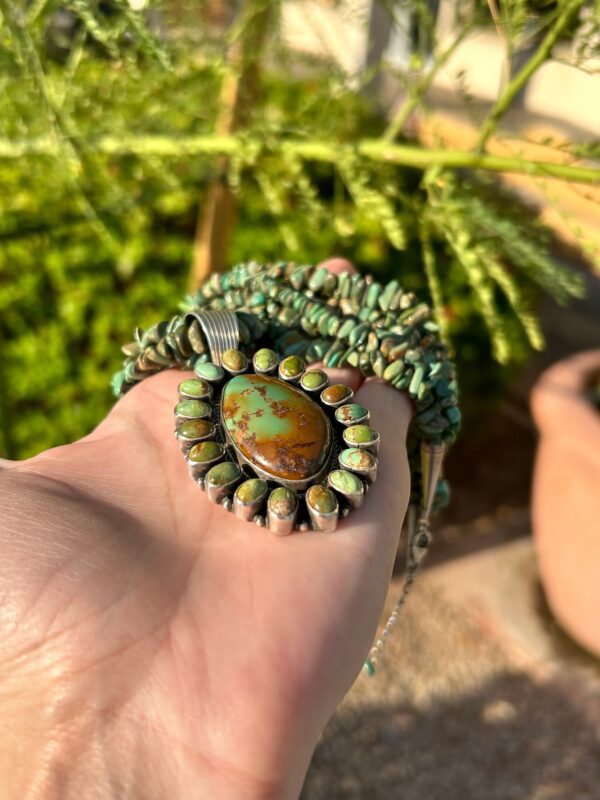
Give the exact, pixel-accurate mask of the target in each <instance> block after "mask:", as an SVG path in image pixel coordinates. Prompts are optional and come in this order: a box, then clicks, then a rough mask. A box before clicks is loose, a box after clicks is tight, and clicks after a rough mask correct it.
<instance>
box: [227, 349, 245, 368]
mask: <svg viewBox="0 0 600 800" xmlns="http://www.w3.org/2000/svg"><path fill="white" fill-rule="evenodd" d="M221 363H222V364H223V366H224V367H225V369H228V370H231V372H242V371H243V370H245V369H246V368H247V367H248V359H247V358H246V356H245V355H244V353H242V351H241V350H225V352H224V353H223V355H222V356H221Z"/></svg>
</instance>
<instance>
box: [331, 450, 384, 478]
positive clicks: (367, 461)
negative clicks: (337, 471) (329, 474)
mask: <svg viewBox="0 0 600 800" xmlns="http://www.w3.org/2000/svg"><path fill="white" fill-rule="evenodd" d="M339 460H340V465H341V466H342V467H344V468H345V469H350V470H356V471H357V472H367V471H368V470H371V469H373V468H374V467H375V466H376V464H377V459H376V458H375V456H373V455H371V453H369V452H368V451H367V450H359V449H358V448H356V447H349V448H348V449H347V450H342V452H341V453H340V457H339Z"/></svg>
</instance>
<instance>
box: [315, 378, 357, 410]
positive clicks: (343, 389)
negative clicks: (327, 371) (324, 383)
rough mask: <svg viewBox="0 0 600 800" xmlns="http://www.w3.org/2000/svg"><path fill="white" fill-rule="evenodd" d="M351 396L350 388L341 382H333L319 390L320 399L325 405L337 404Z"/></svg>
mask: <svg viewBox="0 0 600 800" xmlns="http://www.w3.org/2000/svg"><path fill="white" fill-rule="evenodd" d="M351 397H352V389H351V388H350V387H349V386H346V385H345V384H343V383H334V384H333V386H329V387H328V388H327V389H324V390H323V391H322V392H321V400H323V402H324V403H327V405H337V404H338V403H343V402H344V400H349V399H350V398H351Z"/></svg>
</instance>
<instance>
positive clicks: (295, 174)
mask: <svg viewBox="0 0 600 800" xmlns="http://www.w3.org/2000/svg"><path fill="white" fill-rule="evenodd" d="M61 5H62V7H66V8H68V9H69V10H70V11H71V12H72V14H73V18H72V19H73V20H74V21H75V22H74V27H73V30H72V35H71V36H67V37H66V39H65V38H64V37H63V38H62V39H60V41H57V39H56V33H55V30H54V28H53V20H54V19H55V18H54V16H53V15H55V14H56V11H57V9H58V8H59V7H60V6H61ZM260 5H261V4H260V3H258V0H252V2H251V3H249V6H250V10H249V13H251V12H252V10H253V8H255V10H256V8H258V7H259V6H260ZM273 5H274V6H276V5H277V4H276V3H274V4H273ZM391 5H394V4H391ZM404 5H406V3H405V4H404ZM409 5H410V4H409ZM416 5H417V6H418V8H417V9H416V19H417V23H418V25H417V27H418V28H419V30H421V31H422V35H421V36H420V38H419V37H418V41H417V42H416V45H417V50H418V49H419V48H420V47H422V45H423V42H424V41H425V40H427V41H431V40H432V37H433V36H434V28H433V26H432V25H431V20H429V19H428V17H427V14H428V11H427V8H428V6H427V4H426V3H418V4H416ZM463 5H464V4H461V8H462V6H463ZM107 7H110V13H107V12H106V8H107ZM261 7H262V6H261ZM103 9H104V10H103ZM151 10H153V12H156V13H159V14H160V16H159V21H158V24H154V25H149V24H148V19H149V17H148V15H147V14H146V16H144V15H141V14H140V13H138V12H136V11H134V10H132V8H131V7H130V6H129V4H128V3H127V2H126V0H116V2H113V3H111V4H102V5H101V4H99V3H97V2H94V0H68V2H66V3H63V4H60V3H59V2H57V1H55V0H47V2H44V1H43V0H37V2H32V3H31V4H29V6H27V7H26V8H25V9H23V7H20V6H19V5H17V4H13V3H10V2H9V0H0V14H1V15H2V23H3V24H2V28H1V29H0V82H1V83H0V85H1V86H2V90H3V91H2V92H0V152H10V151H11V148H12V151H14V152H18V153H21V157H20V158H0V182H1V183H2V186H3V192H2V194H1V195H0V348H1V351H2V359H1V360H0V385H1V393H0V450H1V451H2V452H3V453H4V454H5V455H9V456H13V457H15V456H27V455H30V454H32V453H34V452H37V451H39V450H41V449H42V448H45V447H48V446H51V445H54V444H59V443H62V442H65V441H68V440H72V439H74V438H76V437H77V436H80V435H82V434H83V433H85V432H86V431H89V430H90V429H91V428H92V427H93V425H94V424H96V423H97V422H98V420H99V419H101V417H102V415H103V414H104V413H105V412H106V410H107V408H108V407H109V403H110V399H109V395H110V393H109V389H108V384H109V376H110V375H111V373H112V372H113V371H114V369H115V368H116V366H117V364H118V360H119V357H118V347H119V345H120V344H121V343H122V342H124V341H127V340H128V339H129V338H131V332H132V330H133V328H134V326H135V325H136V324H140V325H147V324H149V323H151V322H152V321H154V320H156V319H157V318H164V317H167V316H168V315H169V314H170V313H171V311H172V310H174V309H175V308H176V306H177V303H178V301H179V299H180V297H181V295H182V294H183V293H184V292H185V290H186V288H187V280H188V271H189V265H190V261H191V257H192V242H193V237H194V232H195V228H196V221H197V214H198V209H199V208H201V206H202V200H203V196H204V192H205V190H206V187H207V185H208V184H209V183H210V181H211V180H213V179H214V177H215V175H216V174H217V173H216V170H215V156H216V155H218V154H221V152H222V150H220V149H219V147H220V145H219V143H218V135H217V134H216V133H215V130H216V129H217V127H218V118H219V112H220V111H221V110H222V109H221V108H220V100H219V98H220V92H221V87H222V84H223V79H224V77H225V76H227V75H228V74H229V72H230V69H231V67H230V66H228V65H227V63H226V60H225V57H224V56H225V47H224V44H225V42H224V40H223V39H221V40H219V39H216V40H215V39H211V38H210V36H209V35H208V34H206V35H204V34H202V35H201V34H199V33H198V31H197V30H196V31H193V32H192V33H193V35H191V34H190V35H187V34H186V35H184V34H183V33H182V28H183V29H185V30H187V28H186V26H185V25H182V24H179V23H180V22H181V19H187V18H186V17H185V15H184V16H183V17H181V16H180V17H177V14H176V13H175V12H176V11H177V7H176V6H171V5H170V4H168V3H156V4H155V8H154V9H151ZM182 13H183V12H182ZM461 13H462V12H461ZM515 14H516V12H515ZM465 24H471V23H470V22H465ZM511 25H514V26H515V30H516V29H517V27H518V26H519V25H520V22H519V20H518V19H517V17H516V16H515V18H514V20H513V21H512V22H511ZM247 27H248V26H247ZM250 27H251V26H250ZM161 31H162V32H161ZM231 35H232V37H238V38H239V37H242V38H243V37H244V35H246V34H245V26H244V25H242V24H240V25H238V26H235V28H234V29H233V32H232V34H231ZM280 45H281V43H279V44H278V45H277V46H280ZM273 52H275V53H277V58H278V59H279V64H285V66H286V69H285V70H281V69H279V70H276V69H272V68H271V67H272V66H273V64H271V65H270V66H269V68H268V69H265V72H264V75H263V81H262V84H263V85H262V95H261V101H260V103H257V104H256V107H255V108H252V109H249V114H248V121H247V124H245V127H244V129H243V130H242V131H240V132H239V135H238V137H237V139H236V140H235V143H234V147H231V148H230V149H229V151H228V152H227V155H228V158H227V159H226V161H222V160H221V162H220V164H222V165H224V166H225V167H226V178H227V180H228V181H229V185H230V186H231V187H232V189H233V190H234V192H235V193H236V195H237V197H238V201H239V224H238V226H237V228H236V231H235V236H234V239H233V242H232V244H231V248H230V260H231V262H232V263H234V262H236V261H241V260H247V259H250V258H258V259H262V260H265V261H266V260H270V259H280V258H281V257H288V258H293V259H296V260H298V261H301V262H305V261H317V260H320V259H322V258H325V257H327V256H328V255H330V254H332V253H339V254H342V255H347V256H349V257H351V258H352V259H353V260H354V261H355V262H356V263H357V264H358V266H359V267H360V268H362V269H365V270H369V271H372V272H374V273H376V274H377V275H378V276H379V277H381V278H382V279H390V278H392V277H397V278H400V280H401V281H402V282H403V284H404V285H405V286H406V287H407V288H409V289H413V290H415V291H420V292H429V294H430V296H431V298H432V300H433V303H434V306H435V308H436V311H437V314H438V317H439V320H440V323H441V324H442V329H443V331H444V332H445V334H446V335H447V336H448V338H449V339H450V340H451V341H452V342H453V343H454V344H455V346H456V351H457V356H458V359H459V365H462V367H463V369H462V373H463V376H462V377H463V387H464V386H466V387H467V391H468V386H469V381H472V385H475V382H477V381H481V382H482V384H484V383H485V379H484V378H485V375H487V376H488V377H489V376H490V375H492V374H493V375H494V376H495V373H494V372H493V370H494V369H495V368H494V367H489V366H488V367H486V369H485V370H484V369H483V368H482V367H481V365H482V364H484V363H487V360H488V355H489V352H488V350H489V348H490V342H491V348H492V350H493V354H494V356H495V358H496V359H498V361H501V362H503V363H504V362H507V361H509V360H510V359H520V358H522V357H523V356H524V355H525V354H526V352H527V346H528V345H530V346H532V347H535V348H539V347H541V346H542V343H543V339H542V334H541V332H540V330H539V326H538V323H537V321H536V318H535V315H534V313H533V310H534V306H535V298H536V296H537V293H538V292H539V291H540V290H543V291H547V292H550V293H551V294H552V295H554V296H555V297H556V298H557V300H559V301H564V300H566V299H567V298H568V297H569V296H572V295H577V294H578V293H579V291H580V286H579V284H578V283H577V281H575V279H574V278H573V276H572V275H571V274H570V273H569V272H567V271H565V270H564V269H562V268H561V267H559V266H558V265H556V264H555V263H554V262H553V261H552V259H551V257H550V256H549V242H548V236H547V234H546V232H545V231H544V230H543V229H542V228H541V227H540V226H539V225H538V224H537V223H535V221H534V220H533V219H532V218H530V217H528V215H526V214H524V212H523V210H522V209H518V208H515V205H514V198H508V197H506V196H505V195H504V194H502V193H501V192H500V191H499V190H498V188H497V186H495V185H493V184H491V183H490V182H489V181H488V180H485V179H484V178H483V177H482V176H481V175H477V176H474V177H470V178H467V177H466V176H465V175H464V174H462V173H457V172H456V171H452V170H450V169H448V168H442V167H436V166H432V167H430V168H427V169H414V168H409V167H406V166H402V165H398V164H393V163H387V162H386V160H385V158H383V157H382V158H380V159H379V160H378V159H377V158H369V159H367V158H365V157H364V156H361V155H359V152H358V149H357V148H355V144H356V142H358V141H359V140H361V139H369V138H371V139H378V138H379V137H383V136H384V135H385V133H386V130H388V132H389V129H388V128H387V123H386V120H384V119H382V118H381V117H380V116H379V115H378V114H377V113H376V112H375V111H374V110H373V108H372V107H371V106H370V104H369V102H368V101H367V99H366V98H367V96H368V93H364V92H361V89H362V88H363V87H362V86H360V85H356V84H352V83H350V82H349V81H348V79H347V77H346V76H345V75H343V74H341V73H340V72H339V71H337V70H336V69H334V68H332V67H331V65H325V67H324V68H323V66H322V65H319V64H318V63H314V62H313V63H309V62H308V61H307V60H306V59H300V58H297V57H295V56H293V55H292V54H290V53H289V52H288V51H286V50H285V49H279V50H278V49H277V48H276V47H274V49H273ZM444 52H447V50H446V51H444ZM422 60H423V59H422ZM433 68H435V63H434V67H433ZM369 78H372V75H369V76H364V78H363V80H364V82H366V81H367V80H368V79H369ZM427 85H428V80H427V76H426V75H425V79H424V80H423V79H422V80H421V81H420V82H419V84H418V85H417V86H416V88H415V91H413V92H411V94H410V102H411V104H413V106H415V105H419V104H422V103H423V102H424V92H425V90H426V88H427ZM407 117H408V114H407V113H406V109H405V110H404V111H402V110H401V113H400V115H399V117H398V118H397V120H396V122H397V123H398V122H400V123H402V124H396V125H395V126H392V132H393V135H392V136H391V138H392V139H393V138H395V137H396V135H401V128H402V125H403V120H404V119H405V118H407ZM152 136H154V137H155V138H154V139H153V140H152V141H153V146H152V147H149V146H148V140H149V137H152ZM194 137H196V138H195V139H194ZM199 137H205V139H203V144H202V147H195V148H190V147H188V146H186V144H185V143H186V142H188V143H189V142H190V141H197V140H198V138H199ZM99 142H103V145H102V147H100V146H98V143H99ZM157 142H158V144H157ZM161 142H162V143H164V144H165V146H164V147H162V148H161V146H160V143H161ZM319 143H328V144H329V145H333V146H334V153H335V158H331V157H329V156H328V157H323V153H322V149H319ZM2 144H4V145H7V146H6V147H5V148H4V150H2ZM302 144H305V145H306V148H305V150H306V152H304V153H300V152H299V149H298V145H302ZM483 324H485V325H486V326H487V329H488V336H489V339H487V338H486V337H485V336H482V326H483ZM486 370H487V371H486ZM490 370H492V372H490ZM482 376H483V377H482ZM495 380H496V377H493V378H491V379H490V380H488V392H489V385H495V384H494V381H495Z"/></svg>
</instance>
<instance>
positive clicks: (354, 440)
mask: <svg viewBox="0 0 600 800" xmlns="http://www.w3.org/2000/svg"><path fill="white" fill-rule="evenodd" d="M344 439H345V440H346V441H347V442H348V444H369V442H375V441H376V440H377V431H375V430H373V428H371V427H370V426H369V425H351V426H350V427H349V428H346V430H345V431H344Z"/></svg>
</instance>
